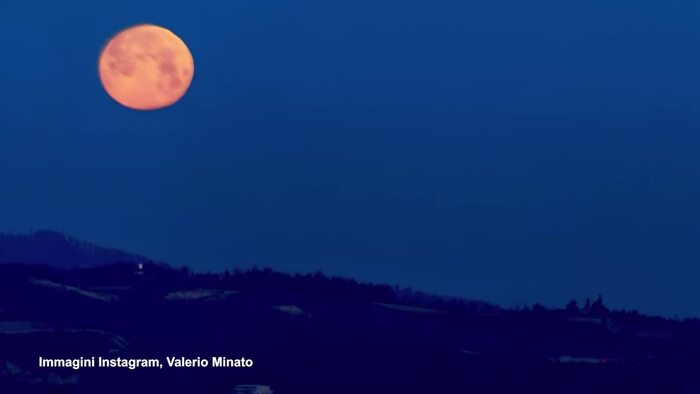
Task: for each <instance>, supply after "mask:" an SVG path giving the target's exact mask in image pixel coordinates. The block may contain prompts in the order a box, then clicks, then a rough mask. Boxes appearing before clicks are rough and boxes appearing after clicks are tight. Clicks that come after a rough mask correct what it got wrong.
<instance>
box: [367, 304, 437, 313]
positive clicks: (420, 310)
mask: <svg viewBox="0 0 700 394" xmlns="http://www.w3.org/2000/svg"><path fill="white" fill-rule="evenodd" d="M374 304H375V305H379V306H381V307H384V308H387V309H391V310H395V311H401V312H411V313H421V314H424V315H436V314H440V313H445V312H444V311H440V310H437V309H428V308H421V307H417V306H410V305H398V304H385V303H381V302H375V303H374Z"/></svg>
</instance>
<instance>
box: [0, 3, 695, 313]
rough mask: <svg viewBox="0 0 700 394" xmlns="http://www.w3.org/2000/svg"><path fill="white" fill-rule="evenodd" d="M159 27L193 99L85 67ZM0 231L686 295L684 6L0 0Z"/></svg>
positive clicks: (547, 286) (523, 286)
mask: <svg viewBox="0 0 700 394" xmlns="http://www.w3.org/2000/svg"><path fill="white" fill-rule="evenodd" d="M142 22H150V23H156V24H161V25H164V26H166V27H168V28H170V29H172V30H173V31H174V32H175V33H177V34H178V35H180V36H181V37H182V38H183V39H184V40H185V41H186V42H187V43H188V45H189V46H190V48H191V50H192V52H193V54H194V56H195V63H196V75H195V80H194V83H193V85H192V88H191V90H190V92H189V94H188V95H187V96H186V97H185V98H184V100H183V101H181V102H180V103H179V104H178V105H176V106H175V107H172V108H170V109H167V110H163V111H158V112H151V113H143V112H134V111H130V110H127V109H125V108H122V107H120V106H119V105H117V104H116V103H114V102H113V101H112V100H111V99H110V98H109V97H108V96H107V95H106V94H105V93H104V92H103V91H102V88H101V86H100V84H99V80H98V76H97V73H96V62H97V56H98V54H99V51H100V49H101V47H102V45H103V44H104V42H105V40H106V39H107V38H109V37H110V36H111V35H112V34H114V33H115V32H117V31H118V30H120V29H122V28H124V27H126V26H128V25H132V24H136V23H142ZM0 48H2V53H3V55H2V60H1V61H0V185H2V186H1V189H0V231H28V230H31V229H39V228H48V229H55V230H59V231H64V232H67V233H69V234H72V235H75V236H77V237H79V238H82V239H85V240H90V241H94V242H98V243H101V244H105V245H109V246H114V247H119V248H122V249H126V250H129V251H134V252H139V253H143V254H147V255H150V256H152V257H154V258H158V259H163V260H166V261H170V262H173V263H176V264H189V265H191V266H192V267H194V268H197V269H222V268H225V267H226V268H229V267H233V266H249V265H251V264H260V265H270V266H272V267H274V268H277V269H280V270H283V271H291V272H296V271H302V272H308V271H314V270H317V269H321V270H323V271H325V272H328V273H331V274H339V275H344V276H352V277H356V278H358V279H362V280H371V281H379V282H389V283H400V284H402V285H410V286H413V287H416V288H419V289H423V290H428V291H433V292H438V293H442V294H452V295H461V296H467V297H473V298H480V299H485V300H489V301H493V302H497V303H501V304H504V305H515V304H518V303H525V302H526V303H531V302H536V301H541V302H544V303H545V304H548V305H563V304H564V303H565V302H566V301H567V300H568V299H570V298H571V297H578V298H582V297H585V296H595V295H597V294H598V293H602V294H603V295H604V296H605V297H606V298H607V300H608V303H610V304H611V305H613V306H615V307H627V308H636V309H640V310H642V311H646V312H652V313H662V314H667V315H671V314H676V313H678V314H681V315H700V301H699V300H700V286H699V285H698V282H699V281H698V279H700V243H699V242H698V241H699V240H700V155H699V154H698V152H699V151H700V73H699V71H700V4H698V3H697V1H690V0H680V1H675V2H666V1H661V0H656V1H640V0H636V1H632V0H594V1H579V2H573V1H560V0H544V1H543V0H540V1H538V0H535V1H528V2H524V1H520V0H495V1H479V2H477V1H462V0H459V1H457V0H454V1H447V0H432V1H427V0H424V1H416V0H401V1H399V0H374V1H348V2H344V3H342V2H341V3H339V2H333V1H327V0H299V1H295V2H291V1H287V0H263V1H260V0H240V1H230V0H199V1H187V2H178V1H172V0H158V1H153V0H152V1H145V0H122V1H118V2H100V1H94V0H80V1H71V0H64V1H49V0H43V1H37V0H35V1H32V0H23V1H9V0H0Z"/></svg>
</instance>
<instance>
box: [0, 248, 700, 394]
mask: <svg viewBox="0 0 700 394" xmlns="http://www.w3.org/2000/svg"><path fill="white" fill-rule="evenodd" d="M59 243H60V242H59ZM47 253H48V252H47ZM96 261H98V260H96ZM39 357H43V358H49V359H54V358H61V359H66V358H71V359H72V358H79V357H104V358H110V359H115V358H117V357H118V358H122V359H143V358H158V359H161V360H163V362H164V363H165V362H166V358H167V357H177V358H179V357H186V358H192V359H197V358H200V359H207V360H212V358H213V357H227V358H230V359H239V358H246V359H250V360H254V366H253V367H251V368H169V367H167V366H166V367H164V368H163V369H135V370H129V369H128V368H103V369H100V368H84V369H77V370H76V369H70V368H38V359H39ZM698 360H700V322H698V321H697V320H690V319H689V320H682V321H681V320H669V319H664V318H659V317H649V316H643V315H640V314H638V313H636V312H633V311H611V310H609V309H608V308H607V307H606V306H605V304H604V300H603V298H602V297H600V296H599V297H597V298H595V299H594V300H592V301H591V300H589V301H588V302H586V303H585V305H584V306H582V307H579V305H578V303H577V302H574V301H572V302H571V303H569V304H568V305H566V306H562V308H561V309H547V308H545V307H543V306H540V305H535V306H533V307H527V308H521V309H517V310H509V309H503V308H499V307H497V306H493V305H490V304H488V303H484V302H475V301H469V300H461V299H455V298H446V297H440V296H433V295H428V294H424V293H421V292H416V291H413V290H409V289H401V288H397V287H395V286H389V285H381V284H368V283H358V282H357V281H355V280H352V279H346V278H333V277H328V276H326V275H324V274H322V273H320V272H319V273H315V274H306V275H301V274H299V275H290V274H284V273H279V272H275V271H273V270H271V269H266V268H263V269H259V268H253V269H250V270H245V271H242V270H234V271H233V272H230V271H225V272H220V273H193V272H192V271H190V270H189V269H187V268H180V269H176V268H172V267H169V266H167V265H164V264H155V263H124V262H122V263H114V264H104V265H102V264H100V265H94V266H89V267H81V268H75V267H74V268H69V269H65V268H56V267H53V266H48V265H43V264H2V265H0V392H3V393H5V392H7V393H98V392H99V393H124V392H144V391H149V390H155V391H156V392H167V393H201V392H206V393H243V392H246V393H248V392H254V393H255V392H257V393H270V392H272V391H274V392H276V393H336V394H344V393H358V392H361V393H426V392H428V393H438V392H457V393H463V392H464V393H466V392H469V393H513V392H527V393H530V392H532V393H534V392H536V393H695V392H700V383H698V381H697V379H696V373H697V371H696V367H697V365H698Z"/></svg>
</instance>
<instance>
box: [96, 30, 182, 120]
mask: <svg viewBox="0 0 700 394" xmlns="http://www.w3.org/2000/svg"><path fill="white" fill-rule="evenodd" d="M98 68H99V73H100V80H101V81H102V86H104V88H105V90H106V91H107V94H109V95H110V96H111V97H112V98H113V99H114V100H115V101H117V102H118V103H120V104H122V105H124V106H125V107H128V108H131V109H136V110H145V111H147V110H156V109H161V108H165V107H168V106H171V105H173V104H175V103H176V102H178V101H179V100H180V99H181V98H182V96H184V95H185V93H187V90H188V89H189V88H190V85H191V84H192V78H193V77H194V60H193V59H192V53H190V50H189V49H188V48H187V45H186V44H185V43H184V42H183V41H182V40H181V39H180V38H179V37H178V36H176V35H175V34H174V33H173V32H171V31H170V30H168V29H165V28H163V27H160V26H155V25H138V26H133V27H130V28H128V29H126V30H122V31H121V32H119V33H117V35H115V36H114V37H113V38H112V39H111V40H109V42H108V43H107V45H106V46H105V47H104V49H103V50H102V54H101V55H100V60H99V64H98Z"/></svg>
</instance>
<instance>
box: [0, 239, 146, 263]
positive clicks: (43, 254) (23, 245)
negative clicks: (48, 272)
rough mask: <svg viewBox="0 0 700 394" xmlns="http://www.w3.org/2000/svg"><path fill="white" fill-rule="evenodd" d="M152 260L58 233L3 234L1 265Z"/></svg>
mask: <svg viewBox="0 0 700 394" xmlns="http://www.w3.org/2000/svg"><path fill="white" fill-rule="evenodd" d="M145 261H150V260H149V259H146V258H144V257H141V256H137V255H134V254H130V253H126V252H122V251H120V250H116V249H110V248H105V247H101V246H97V245H95V244H91V243H88V242H82V241H79V240H77V239H75V238H72V237H69V236H66V235H63V234H61V233H58V232H55V231H48V230H42V231H37V232H34V233H32V234H0V263H26V264H45V265H49V266H53V267H59V268H74V267H92V266H98V265H105V264H111V263H116V262H145Z"/></svg>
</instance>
